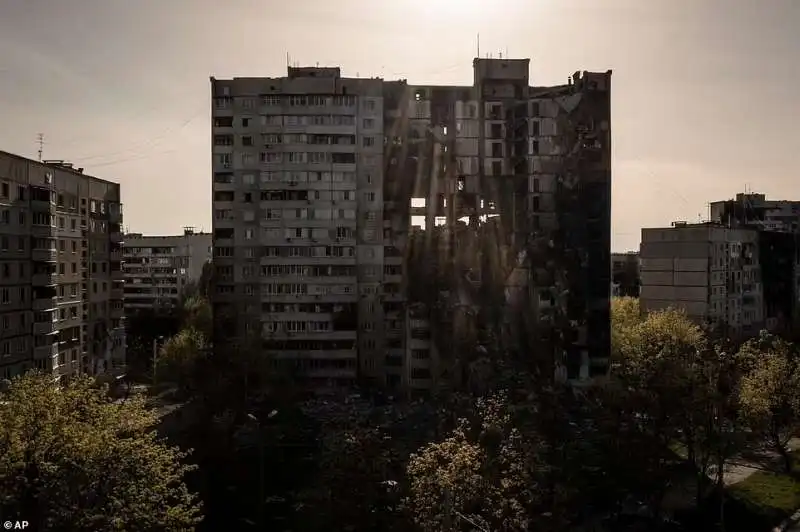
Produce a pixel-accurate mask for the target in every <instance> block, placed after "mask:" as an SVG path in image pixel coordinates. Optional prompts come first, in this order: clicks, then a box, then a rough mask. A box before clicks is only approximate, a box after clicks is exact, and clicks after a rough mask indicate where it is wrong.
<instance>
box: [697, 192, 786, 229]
mask: <svg viewBox="0 0 800 532" xmlns="http://www.w3.org/2000/svg"><path fill="white" fill-rule="evenodd" d="M710 211H711V212H710V214H711V216H710V219H711V221H712V222H717V223H720V224H723V225H727V226H731V227H743V226H745V227H755V228H758V229H761V230H762V231H777V232H782V233H783V232H785V233H800V201H793V200H768V199H767V197H766V195H765V194H754V193H744V194H742V193H740V194H736V198H734V199H730V200H724V201H714V202H712V203H711V205H710Z"/></svg>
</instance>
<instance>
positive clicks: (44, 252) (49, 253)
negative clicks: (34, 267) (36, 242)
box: [31, 249, 58, 262]
mask: <svg viewBox="0 0 800 532" xmlns="http://www.w3.org/2000/svg"><path fill="white" fill-rule="evenodd" d="M31 260H32V261H34V262H58V251H56V250H55V249H32V250H31Z"/></svg>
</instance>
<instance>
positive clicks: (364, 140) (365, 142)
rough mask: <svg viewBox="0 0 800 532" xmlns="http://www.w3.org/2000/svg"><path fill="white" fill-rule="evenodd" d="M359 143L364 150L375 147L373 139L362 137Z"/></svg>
mask: <svg viewBox="0 0 800 532" xmlns="http://www.w3.org/2000/svg"><path fill="white" fill-rule="evenodd" d="M361 142H362V144H363V146H364V147H365V148H369V147H370V146H374V145H375V137H363V138H362V139H361Z"/></svg>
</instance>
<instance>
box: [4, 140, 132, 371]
mask: <svg viewBox="0 0 800 532" xmlns="http://www.w3.org/2000/svg"><path fill="white" fill-rule="evenodd" d="M121 223H122V203H121V201H120V186H119V184H117V183H112V182H110V181H105V180H102V179H98V178H95V177H92V176H88V175H85V174H84V173H83V170H82V169H79V168H74V167H73V166H72V165H70V164H68V163H64V162H63V161H45V162H37V161H33V160H30V159H26V158H24V157H20V156H17V155H13V154H10V153H5V152H0V373H2V377H3V378H11V377H13V376H15V375H19V374H21V373H22V372H24V371H26V370H28V369H32V368H36V369H39V370H42V371H49V372H52V373H53V374H54V376H57V377H67V376H70V375H76V374H81V373H89V374H101V373H112V374H114V373H116V374H118V373H121V372H123V371H124V367H125V329H124V323H123V319H124V318H123V302H122V299H123V278H122V266H121V263H122V232H121Z"/></svg>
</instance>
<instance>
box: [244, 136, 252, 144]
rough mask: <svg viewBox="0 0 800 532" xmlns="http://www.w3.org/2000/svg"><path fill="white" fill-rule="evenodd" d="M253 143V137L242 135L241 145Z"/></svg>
mask: <svg viewBox="0 0 800 532" xmlns="http://www.w3.org/2000/svg"><path fill="white" fill-rule="evenodd" d="M252 145H253V137H251V136H245V137H242V146H252Z"/></svg>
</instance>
